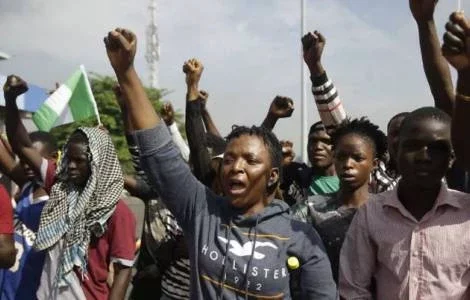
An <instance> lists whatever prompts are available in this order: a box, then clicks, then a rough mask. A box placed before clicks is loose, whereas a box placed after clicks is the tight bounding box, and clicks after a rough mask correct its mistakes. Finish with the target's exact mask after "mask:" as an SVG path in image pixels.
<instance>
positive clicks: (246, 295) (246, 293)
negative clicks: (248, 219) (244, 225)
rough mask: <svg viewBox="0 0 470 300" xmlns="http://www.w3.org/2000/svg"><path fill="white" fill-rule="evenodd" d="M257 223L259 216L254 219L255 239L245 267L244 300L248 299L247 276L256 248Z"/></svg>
mask: <svg viewBox="0 0 470 300" xmlns="http://www.w3.org/2000/svg"><path fill="white" fill-rule="evenodd" d="M258 222H259V216H258V217H257V218H256V224H255V237H254V238H253V246H252V247H251V255H250V260H249V261H248V265H247V267H246V274H245V300H247V299H248V283H249V282H248V276H249V275H248V274H249V272H250V268H251V263H252V261H253V256H254V255H255V247H256V239H257V238H258Z"/></svg>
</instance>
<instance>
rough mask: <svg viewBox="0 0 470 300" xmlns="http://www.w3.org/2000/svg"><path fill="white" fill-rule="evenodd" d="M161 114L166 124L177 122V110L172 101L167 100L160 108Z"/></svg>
mask: <svg viewBox="0 0 470 300" xmlns="http://www.w3.org/2000/svg"><path fill="white" fill-rule="evenodd" d="M160 115H161V117H162V119H163V121H165V124H166V126H170V125H171V124H173V123H174V122H175V111H174V110H173V105H171V103H170V102H165V103H163V105H162V108H161V109H160Z"/></svg>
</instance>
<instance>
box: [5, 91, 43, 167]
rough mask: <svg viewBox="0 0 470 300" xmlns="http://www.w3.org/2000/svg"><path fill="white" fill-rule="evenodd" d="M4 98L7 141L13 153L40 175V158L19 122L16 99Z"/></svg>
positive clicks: (21, 123)
mask: <svg viewBox="0 0 470 300" xmlns="http://www.w3.org/2000/svg"><path fill="white" fill-rule="evenodd" d="M5 97H6V99H5V102H6V118H5V127H6V132H7V136H8V141H9V142H10V145H11V147H12V149H13V151H14V152H15V153H16V154H17V155H18V156H20V157H21V158H22V159H23V160H24V161H26V162H27V163H28V164H29V165H30V166H31V168H33V170H34V171H35V172H36V173H37V174H40V172H41V163H42V156H41V155H40V154H39V152H37V151H36V149H35V148H34V147H33V143H32V142H31V139H30V138H29V134H28V131H27V130H26V128H25V126H24V124H23V122H22V121H21V118H20V111H19V110H18V106H17V104H16V99H8V97H7V96H6V95H5Z"/></svg>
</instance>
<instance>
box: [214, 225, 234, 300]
mask: <svg viewBox="0 0 470 300" xmlns="http://www.w3.org/2000/svg"><path fill="white" fill-rule="evenodd" d="M225 237H226V238H227V245H226V246H225V253H224V267H223V269H222V280H221V283H220V287H219V293H218V295H217V300H221V299H222V293H223V291H224V289H225V279H226V277H227V259H228V247H229V244H230V238H231V237H232V219H230V222H229V225H228V233H227V234H226V235H225Z"/></svg>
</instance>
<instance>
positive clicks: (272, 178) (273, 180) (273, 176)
mask: <svg viewBox="0 0 470 300" xmlns="http://www.w3.org/2000/svg"><path fill="white" fill-rule="evenodd" d="M279 179H280V178H279V168H272V169H271V172H270V174H269V179H268V189H271V188H272V187H273V186H275V185H276V184H277V183H278V182H279Z"/></svg>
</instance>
